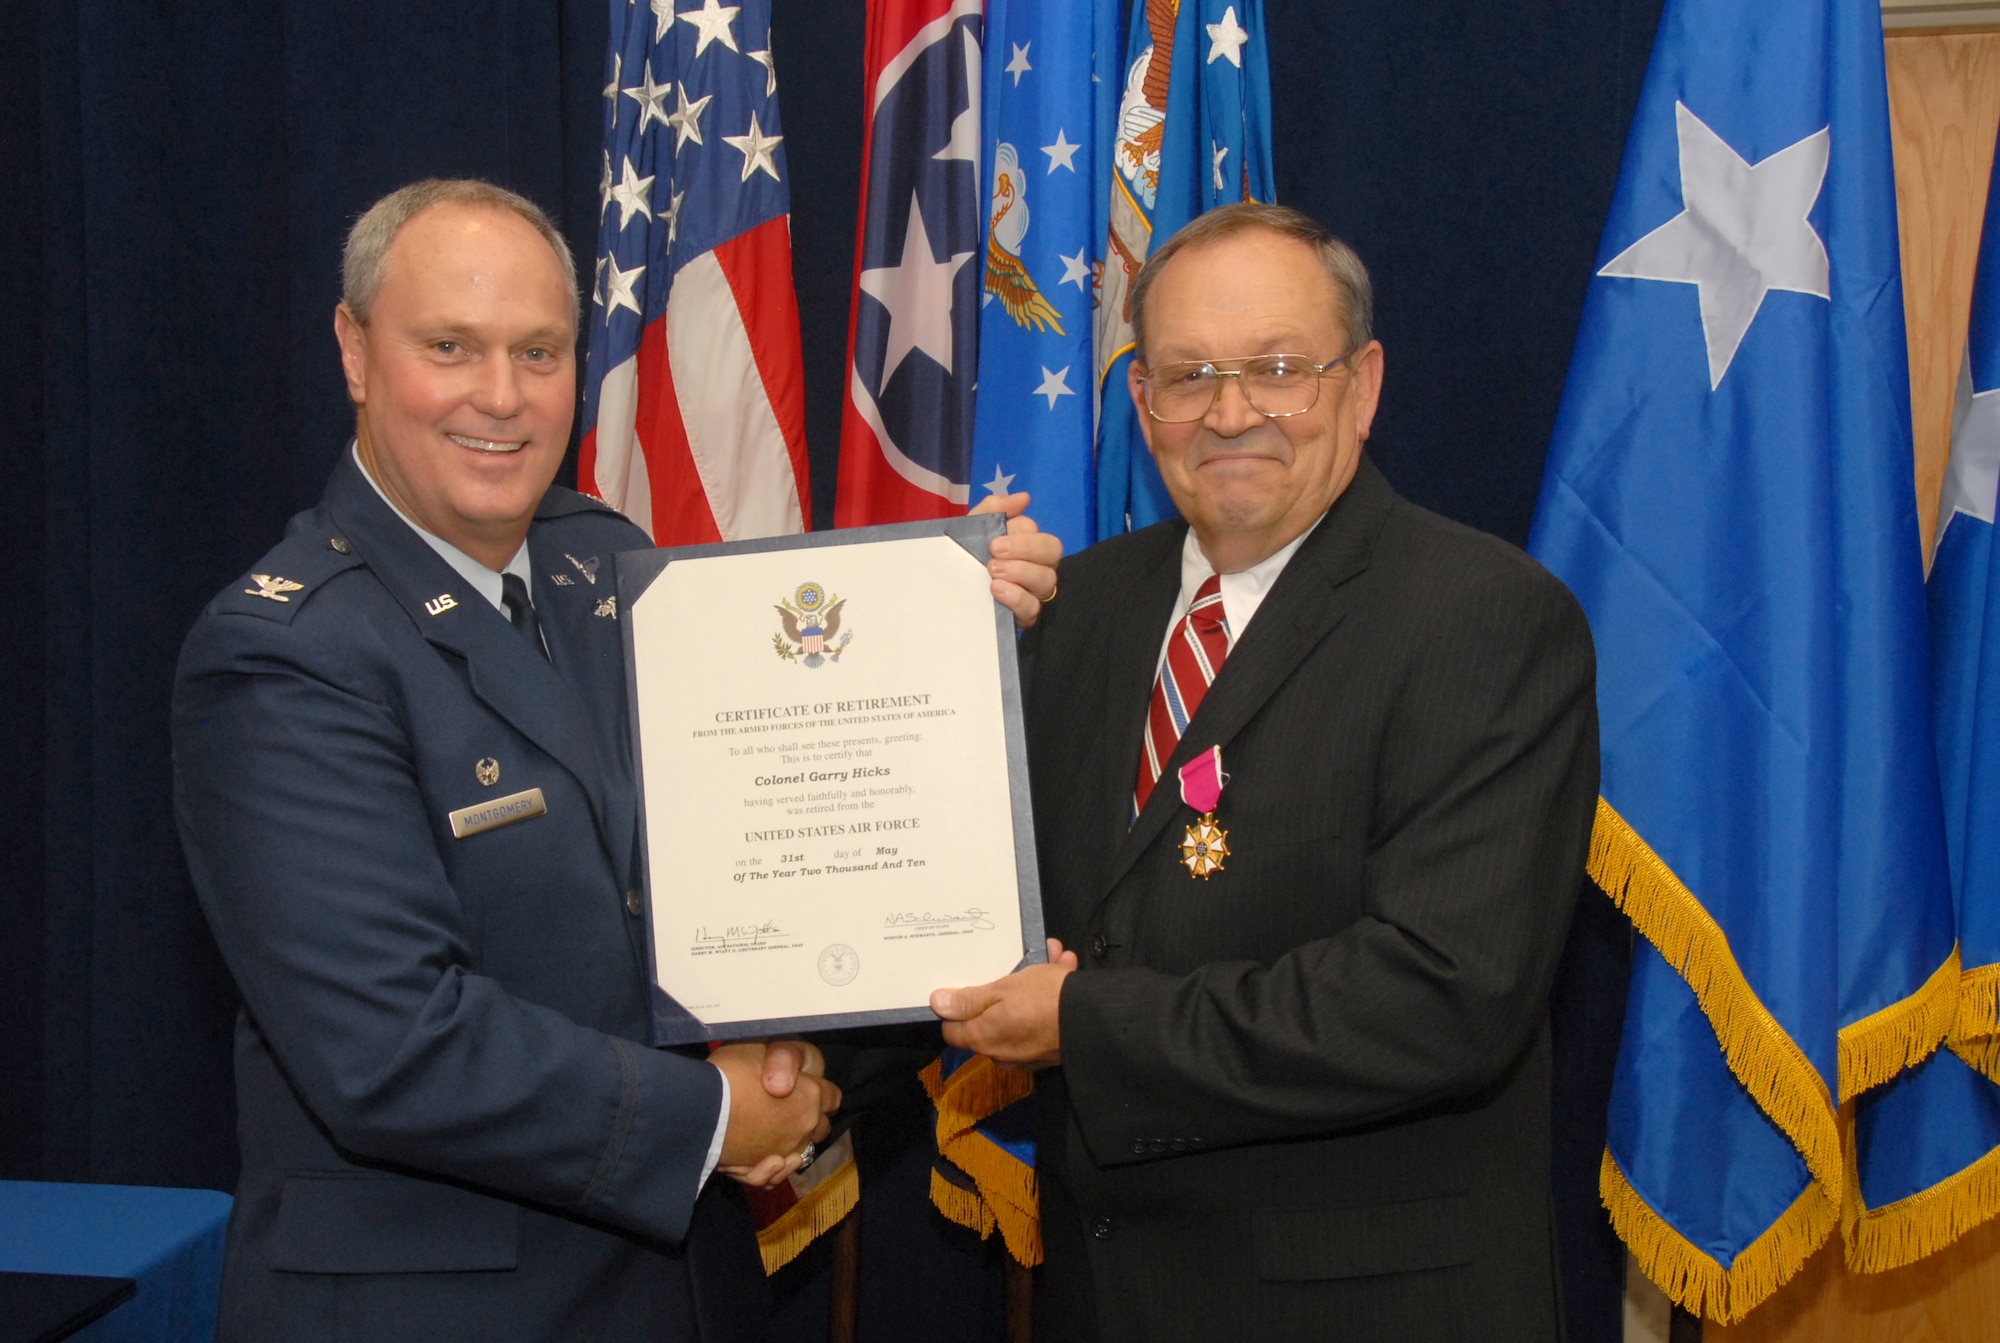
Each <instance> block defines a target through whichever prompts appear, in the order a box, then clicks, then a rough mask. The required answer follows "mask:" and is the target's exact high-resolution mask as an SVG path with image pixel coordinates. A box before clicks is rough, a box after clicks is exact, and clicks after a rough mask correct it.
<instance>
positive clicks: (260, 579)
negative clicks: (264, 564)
mask: <svg viewBox="0 0 2000 1343" xmlns="http://www.w3.org/2000/svg"><path fill="white" fill-rule="evenodd" d="M250 577H251V578H253V579H255V580H256V582H257V586H256V587H254V588H245V589H243V590H244V591H245V592H247V593H249V594H250V595H251V596H252V597H269V598H270V599H271V600H272V601H274V602H288V601H290V600H291V598H290V597H287V596H285V594H286V593H287V592H297V591H299V589H301V588H303V587H304V586H305V584H304V583H294V582H293V581H292V580H291V579H289V578H280V577H278V576H277V575H276V574H251V575H250Z"/></svg>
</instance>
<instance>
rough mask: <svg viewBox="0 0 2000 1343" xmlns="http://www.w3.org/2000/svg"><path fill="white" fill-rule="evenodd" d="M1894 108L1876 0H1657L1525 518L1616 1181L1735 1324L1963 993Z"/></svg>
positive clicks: (1664, 1247) (1805, 1250) (1675, 1279)
mask: <svg viewBox="0 0 2000 1343" xmlns="http://www.w3.org/2000/svg"><path fill="white" fill-rule="evenodd" d="M1887 102H1888V100H1887V87H1886V81H1885V77H1884V71H1883V51H1882V20H1881V13H1880V9H1879V6H1878V5H1876V4H1875V3H1873V0H1767V2H1766V3H1763V4H1758V5H1741V4H1736V3H1733V2H1730V0H1668V3H1667V5H1666V9H1665V13H1664V14H1663V15H1662V17H1661V20H1660V28H1659V35H1658V37H1657V39H1656V41H1655V45H1654V49H1653V55H1652V60H1651V63H1650V65H1649V67H1648V70H1647V74H1646V81H1645V85H1644V87H1643V90H1642V92H1641V95H1640V101H1639V106H1638V110H1637V112H1636V114H1635V116H1634V119H1633V123H1632V132H1631V137H1630V140H1629V142H1628V144H1627V147H1626V152H1625V162H1624V167H1623V170H1622V172H1621V174H1620V177H1619V183H1618V190H1617V194H1616V196H1615V198H1614V200H1613V203H1612V209H1611V215H1610V218H1609V219H1608V221H1607V223H1606V226H1605V235H1604V241H1603V244H1602V247H1601V250H1600V253H1599V259H1598V269H1597V274H1596V277H1595V278H1594V279H1593V280H1592V282H1591V287H1590V290H1589V294H1588V297H1587V299H1586V303H1585V309H1584V318H1583V324H1582V328H1581V330H1580V332H1579V334H1578V337H1577V344H1576V353H1575V355H1574V358H1573V360H1572V363H1571V367H1570V374H1569V381H1568V385H1567V387H1566V389H1565V393H1564V399H1563V406H1562V411H1561V414H1560V417H1559V419H1558V422H1557V427H1556V434H1555V441H1554V443H1553V444H1552V446H1551V449H1550V455H1549V461H1548V469H1547V473H1546V476H1545V478H1544V481H1543V485H1542V495H1541V501H1540V504H1539V507H1538V510H1537V513H1536V519H1535V528H1534V534H1533V538H1532V540H1531V543H1530V548H1531V549H1532V550H1533V551H1534V553H1535V554H1536V555H1537V556H1539V557H1540V558H1541V559H1542V561H1543V562H1544V563H1546V564H1547V565H1548V566H1549V567H1550V568H1551V569H1553V570H1554V571H1555V572H1556V573H1557V574H1559V575H1560V576H1561V577H1562V578H1563V579H1564V580H1565V581H1567V582H1568V583H1569V585H1570V587H1571V588H1572V589H1573V590H1574V591H1575V592H1576V594H1577V596H1578V598H1579V599H1581V601H1582V602H1583V605H1584V608H1585V610H1586V611H1587V612H1588V613H1589V616H1590V622H1591V627H1592V630H1593V632H1594V634H1595V637H1596V641H1597V651H1598V667H1599V676H1598V701H1599V706H1600V713H1601V715H1602V722H1603V742H1604V775H1603V778H1604V783H1603V789H1604V796H1603V802H1602V805H1601V807H1600V810H1599V816H1598V825H1597V833H1596V835H1595V837H1594V840H1593V843H1592V852H1591V874H1592V876H1593V877H1595V878H1596V879H1597V881H1598V882H1599V884H1600V885H1602V886H1603V887H1604V888H1605V889H1606V890H1607V891H1608V892H1610V893H1611V894H1612V896H1613V898H1614V899H1616V900H1618V901H1619V903H1620V905H1621V906H1622V907H1623V908H1624V909H1625V910H1626V912H1627V913H1628V914H1630V915H1631V917H1632V919H1633V921H1634V923H1635V924H1636V925H1637V927H1638V929H1639V931H1640V932H1641V933H1642V934H1643V935H1644V940H1643V941H1642V942H1641V943H1640V944H1639V945H1638V947H1637V948H1636V950H1635V955H1634V964H1633V971H1632V986H1631V998H1630V1003H1629V1006H1628V1009H1627V1014H1626V1019H1625V1034H1624V1040H1623V1043H1622V1046H1621V1050H1620V1055H1619V1061H1618V1072H1617V1076H1616V1080H1615V1082H1614V1086H1613V1094H1612V1103H1611V1113H1610V1136H1609V1143H1608V1147H1607V1151H1606V1154H1605V1160H1604V1166H1603V1192H1604V1195H1605V1201H1606V1203H1607V1205H1608V1206H1609V1208H1610V1209H1611V1214H1612V1220H1613V1223H1614V1224H1615V1225H1616V1227H1617V1228H1618V1231H1619V1234H1620V1235H1621V1236H1622V1237H1623V1238H1624V1239H1625V1241H1626V1242H1627V1244H1628V1245H1630V1246H1631V1247H1632V1249H1633V1252H1634V1253H1635V1255H1636V1256H1637V1258H1638V1260H1639V1262H1640V1264H1641V1265H1642V1266H1643V1267H1644V1269H1645V1271H1646V1273H1647V1274H1648V1276H1650V1277H1651V1278H1652V1279H1653V1280H1654V1281H1655V1282H1657V1283H1659V1284H1660V1285H1661V1286H1662V1287H1663V1288H1665V1289H1666V1290H1667V1292H1668V1293H1669V1295H1671V1296H1673V1297H1674V1298H1675V1299H1676V1300H1678V1301H1679V1302H1680V1303H1681V1304H1683V1305H1684V1306H1686V1307H1688V1308H1689V1309H1691V1310H1694V1311H1697V1312H1700V1313H1702V1314H1705V1315H1707V1316H1709V1317H1710V1318H1712V1319H1717V1320H1724V1321H1733V1320H1736V1319H1740V1318H1741V1317H1742V1316H1743V1315H1744V1314H1745V1313H1746V1312H1748V1311H1749V1310H1750V1309H1751V1308H1752V1307H1754V1306H1755V1305H1757V1303H1758V1302H1760V1301H1762V1300H1763V1299H1764V1298H1766V1297H1767V1296H1769V1295H1770V1294H1771V1293H1772V1292H1773V1291H1775V1290H1776V1289H1777V1287H1778V1286H1779V1284H1780V1283H1782V1282H1783V1281H1784V1280H1785V1279H1786V1278H1788V1277H1790V1276H1791V1275H1792V1274H1793V1273H1794V1272H1796V1271H1797V1269H1798V1268H1799V1266H1800V1265H1801V1264H1802V1263H1803V1262H1804V1260H1805V1258H1806V1257H1807V1256H1808V1255H1809V1254H1810V1253H1811V1252H1812V1251H1813V1250H1814V1249H1815V1248H1816V1247H1817V1246H1818V1245H1820V1244H1821V1243H1822V1242H1823V1241H1824V1239H1825V1238H1826V1237H1827V1236H1828V1235H1829V1234H1830V1233H1831V1232H1832V1231H1833V1229H1834V1227H1835V1226H1836V1225H1837V1224H1838V1222H1839V1220H1840V1217H1841V1209H1842V1200H1843V1198H1844V1196H1845V1195H1846V1193H1847V1192H1848V1175H1847V1168H1846V1159H1845V1152H1844V1150H1843V1139H1844V1135H1843V1133H1842V1130H1841V1125H1840V1120H1839V1117H1838V1107H1839V1105H1840V1103H1841V1102H1842V1101H1845V1100H1848V1099H1851V1098H1853V1097H1855V1096H1856V1095H1858V1094H1859V1093H1861V1092H1862V1091H1864V1090H1866V1089H1868V1088H1870V1087H1873V1086H1876V1085H1878V1084H1881V1083H1883V1082H1886V1081H1888V1080H1890V1079H1892V1078H1894V1077H1896V1076H1897V1075H1898V1074H1900V1073H1902V1072H1903V1071H1904V1070H1905V1069H1906V1068H1908V1067H1909V1066H1911V1065H1912V1064H1914V1063H1917V1062H1919V1061H1921V1060H1922V1059H1923V1058H1924V1057H1925V1056H1926V1055H1928V1054H1929V1053H1930V1052H1931V1051H1932V1050H1933V1049H1935V1047H1936V1046H1937V1044H1938V1043H1939V1041H1940V1040H1941V1039H1942V1038H1943V1036H1944V1035H1945V1033H1946V1031H1947V1030H1948V1028H1949V1027H1950V1025H1951V1022H1952V1020H1953V1017H1954V1014H1955V1012H1956V1004H1957V989H1958V973H1959V971H1958V957H1957V954H1956V951H1955V949H1954V946H1953V930H1952V913H1951V897H1950V885H1949V872H1948V869H1947V865H1946V858H1945V842H1944V825H1943V819H1942V809H1941V804H1940V801H1939V790H1938V781H1937V773H1936V770H1935V769H1934V768H1932V764H1931V762H1932V759H1933V754H1932V748H1931V736H1930V689H1929V684H1928V676H1927V668H1926V666H1925V617H1924V608H1923V601H1924V593H1923V565H1922V554H1921V548H1920V541H1919V534H1918V523H1917V515H1916V504H1915V489H1914V484H1913V479H1912V476H1913V472H1912V463H1911V441H1910V424H1909V388H1908V376H1909V375H1908V363H1907V347H1906V343H1905V337H1904V327H1903V300H1902V281H1901V276H1900V269H1899V262H1898V256H1897V233H1896V199H1895V184H1894V178H1893V176H1892V172H1891V166H1890V157H1889V119H1888V105H1887Z"/></svg>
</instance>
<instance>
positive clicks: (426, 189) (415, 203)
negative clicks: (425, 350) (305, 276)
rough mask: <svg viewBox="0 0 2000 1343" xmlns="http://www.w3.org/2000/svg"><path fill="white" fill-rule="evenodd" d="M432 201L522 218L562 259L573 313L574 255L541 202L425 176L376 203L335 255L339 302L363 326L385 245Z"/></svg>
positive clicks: (472, 181) (485, 185)
mask: <svg viewBox="0 0 2000 1343" xmlns="http://www.w3.org/2000/svg"><path fill="white" fill-rule="evenodd" d="M433 205H469V206H483V207H485V208H487V209H492V210H506V211H509V212H510V213H512V214H516V215H519V216H520V217H521V218H522V219H524V220H526V221H527V223H528V226H529V227H530V228H532V229H534V230H535V232H537V233H539V234H540V235H541V236H542V241H543V242H545V243H547V244H548V245H549V250H550V251H552V252H554V253H555V254H556V260H558V261H560V262H561V263H562V268H563V278H564V279H565V280H566V281H568V283H569V305H570V312H571V314H572V316H574V315H575V313H576V312H577V287H576V258H575V257H574V256H572V255H570V250H569V243H568V242H567V241H566V240H565V239H564V238H563V235H562V234H561V232H559V231H558V230H557V228H556V226H555V225H554V224H552V223H550V222H549V217H548V215H547V214H546V213H544V212H543V210H542V207H541V206H539V205H537V204H535V203H534V202H533V201H531V200H529V199H528V198H527V197H526V196H523V195H520V194H518V193H516V192H512V191H509V190H507V188H505V187H497V186H494V185H493V184H492V183H491V182H482V181H480V180H478V179H477V178H471V177H427V178H425V179H424V180H423V181H421V182H412V183H410V184H409V185H408V186H406V187H399V188H398V189H396V190H395V191H392V192H390V193H389V194H388V195H386V196H384V197H383V198H382V199H381V200H379V201H376V202H375V203H374V204H373V205H371V206H369V207H368V209H367V212H366V213H364V214H363V215H362V216H361V218H359V219H357V220H355V221H354V227H353V228H351V229H349V230H348V231H347V248H346V250H345V251H344V252H342V254H341V258H340V301H341V302H342V303H343V304H345V305H346V306H347V310H348V311H349V312H351V313H353V314H354V320H355V321H357V322H359V323H360V324H361V325H363V326H367V325H368V314H369V311H370V309H372V308H373V307H374V306H375V295H376V294H377V293H379V292H380V291H381V288H382V266H383V263H384V262H385V261H386V260H387V259H388V256H389V244H390V243H392V242H394V241H395V240H396V235H397V234H398V233H400V232H402V231H403V225H405V224H407V223H409V222H410V221H411V220H412V219H415V218H416V217H417V216H418V215H420V214H422V213H423V212H424V211H425V210H428V209H430V208H431V206H433Z"/></svg>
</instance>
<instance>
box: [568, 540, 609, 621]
mask: <svg viewBox="0 0 2000 1343" xmlns="http://www.w3.org/2000/svg"><path fill="white" fill-rule="evenodd" d="M563 558H564V559H566V560H568V561H569V562H570V563H571V564H574V565H575V566H576V571H577V572H578V573H580V574H582V575H583V576H584V577H585V578H586V579H588V580H589V581H590V585H591V586H592V587H596V586H597V556H595V555H592V556H591V557H590V558H589V559H587V560H580V559H578V558H577V557H576V556H574V555H572V554H570V553H569V552H568V551H567V550H565V551H564V552H563ZM598 614H599V615H602V614H604V613H603V612H602V611H600V612H598Z"/></svg>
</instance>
